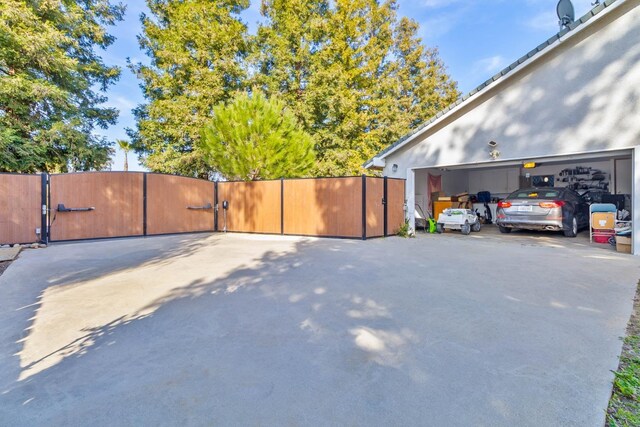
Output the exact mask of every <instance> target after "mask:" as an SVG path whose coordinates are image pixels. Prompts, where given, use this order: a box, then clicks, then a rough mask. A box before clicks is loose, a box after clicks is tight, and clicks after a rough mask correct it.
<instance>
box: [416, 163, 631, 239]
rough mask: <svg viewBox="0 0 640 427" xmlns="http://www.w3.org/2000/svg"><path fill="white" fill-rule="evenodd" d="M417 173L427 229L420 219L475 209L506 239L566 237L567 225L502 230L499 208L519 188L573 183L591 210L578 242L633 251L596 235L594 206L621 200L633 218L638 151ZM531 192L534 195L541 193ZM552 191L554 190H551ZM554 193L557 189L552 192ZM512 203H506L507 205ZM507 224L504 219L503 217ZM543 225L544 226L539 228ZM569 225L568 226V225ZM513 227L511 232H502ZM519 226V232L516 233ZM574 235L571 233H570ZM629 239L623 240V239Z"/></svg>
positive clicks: (419, 208)
mask: <svg viewBox="0 0 640 427" xmlns="http://www.w3.org/2000/svg"><path fill="white" fill-rule="evenodd" d="M414 172H415V216H416V227H417V228H421V227H422V224H423V222H422V221H420V218H423V217H425V216H430V217H432V218H434V219H436V220H437V219H438V216H439V214H440V213H442V212H443V211H444V210H445V209H448V208H467V209H471V210H472V211H473V212H474V213H475V215H476V216H477V217H479V220H480V222H482V233H484V234H487V235H492V236H496V237H502V238H513V236H517V237H518V238H522V237H527V236H529V237H538V238H539V237H544V238H548V239H566V237H565V233H564V232H563V230H561V229H558V227H552V226H540V227H539V228H538V227H535V226H530V224H527V225H522V226H516V227H514V228H512V230H505V229H504V228H505V227H503V230H499V227H498V226H497V225H496V221H497V219H498V215H502V216H503V217H504V210H503V211H502V212H499V211H498V207H499V204H500V202H501V201H505V199H506V198H507V197H508V196H509V195H510V194H512V193H514V192H516V191H517V190H522V189H534V188H537V189H547V190H550V189H553V188H560V189H564V188H569V189H571V190H574V191H575V192H576V193H577V194H578V195H579V196H580V200H579V203H582V206H583V208H586V209H587V213H586V214H585V218H586V223H585V222H584V219H580V220H579V221H578V222H579V227H578V233H577V236H576V239H575V240H573V241H572V242H571V243H572V244H585V245H586V244H589V245H591V244H593V245H601V247H603V248H609V249H611V250H621V251H623V250H625V251H626V250H628V251H630V250H631V248H630V244H631V242H630V240H629V241H628V247H620V245H619V247H618V248H616V246H615V245H611V244H610V243H609V242H608V240H609V239H605V240H607V241H603V240H602V239H598V242H600V243H595V242H592V241H591V240H592V239H590V233H589V231H590V226H589V222H588V218H589V214H588V209H589V208H588V206H589V205H591V204H594V203H610V204H614V205H615V208H616V209H615V210H616V220H631V218H632V202H633V200H632V197H633V191H632V188H633V182H632V176H633V175H632V172H633V168H632V153H631V151H619V152H615V153H611V152H609V153H591V154H589V155H583V156H565V157H549V158H537V159H522V160H513V161H504V162H499V161H498V162H491V163H484V164H477V163H476V164H461V165H452V166H441V167H432V168H422V169H414ZM537 193H540V192H535V193H534V192H531V193H528V194H529V195H532V194H533V195H534V196H536V197H542V195H540V196H538V194H537ZM547 193H549V191H547ZM549 194H551V193H549ZM505 205H506V202H504V203H503V205H502V206H505ZM503 223H504V221H503ZM536 228H538V229H536ZM566 228H567V227H565V229H566ZM500 231H503V232H505V231H506V232H508V233H501V232H500ZM511 231H513V232H511ZM569 234H571V233H569ZM619 240H620V241H623V239H619Z"/></svg>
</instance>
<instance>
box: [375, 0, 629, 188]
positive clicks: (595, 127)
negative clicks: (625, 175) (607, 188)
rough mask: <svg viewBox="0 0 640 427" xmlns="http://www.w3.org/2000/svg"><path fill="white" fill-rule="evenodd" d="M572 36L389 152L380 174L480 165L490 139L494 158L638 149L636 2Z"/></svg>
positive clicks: (619, 6)
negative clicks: (497, 155)
mask: <svg viewBox="0 0 640 427" xmlns="http://www.w3.org/2000/svg"><path fill="white" fill-rule="evenodd" d="M574 31H576V33H575V34H574V35H573V36H572V37H570V38H568V37H569V34H571V33H569V34H567V35H565V36H564V40H562V41H561V42H560V44H559V45H558V46H557V47H555V48H553V49H551V48H547V49H550V50H549V52H548V53H546V54H545V53H543V54H539V55H541V56H540V57H539V58H538V59H537V60H536V62H534V63H532V64H531V65H530V66H528V67H525V68H524V69H523V70H521V71H516V72H512V73H511V75H510V76H506V77H503V79H502V81H498V82H496V83H494V84H493V86H492V87H490V88H489V89H485V92H484V93H480V94H477V95H475V96H474V97H472V98H471V99H470V102H468V103H467V104H466V105H463V106H461V107H458V108H459V109H458V110H457V111H455V112H453V113H452V114H450V116H449V117H445V119H444V120H442V121H441V122H439V123H438V125H436V126H435V127H434V128H433V129H430V130H428V131H426V132H425V133H424V134H423V135H421V136H420V137H419V138H417V139H416V141H414V142H412V143H410V144H408V145H407V146H405V147H403V148H402V149H400V150H398V151H397V152H395V153H392V154H390V155H389V156H388V157H387V158H386V166H385V171H384V172H385V174H386V175H388V176H395V177H401V178H406V177H407V169H408V168H416V167H430V166H446V165H456V164H462V163H473V162H486V161H489V160H490V158H489V147H488V146H487V143H488V142H489V141H491V140H494V141H496V142H498V143H499V147H498V149H499V151H500V152H501V156H500V160H505V159H523V158H529V157H539V156H548V155H558V154H572V153H582V152H594V151H601V150H610V149H620V148H630V147H634V146H636V145H638V144H639V143H640V42H639V41H640V0H626V1H621V2H620V3H617V5H614V6H612V7H611V9H610V10H607V11H605V12H602V15H599V16H598V17H597V19H594V20H593V21H592V23H587V24H583V26H582V28H581V27H579V28H578V29H576V30H574ZM393 164H397V165H398V169H397V171H396V172H395V173H393V172H392V170H391V167H392V165H393Z"/></svg>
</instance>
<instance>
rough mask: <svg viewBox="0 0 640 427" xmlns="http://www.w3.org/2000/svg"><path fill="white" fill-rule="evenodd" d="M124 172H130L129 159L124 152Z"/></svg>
mask: <svg viewBox="0 0 640 427" xmlns="http://www.w3.org/2000/svg"><path fill="white" fill-rule="evenodd" d="M124 171H125V172H128V171H129V160H128V159H127V152H126V151H125V152H124Z"/></svg>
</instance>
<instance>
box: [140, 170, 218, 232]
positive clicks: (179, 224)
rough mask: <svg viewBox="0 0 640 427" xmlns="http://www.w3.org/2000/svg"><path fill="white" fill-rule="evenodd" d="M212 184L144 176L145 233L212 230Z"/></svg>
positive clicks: (213, 190) (201, 180) (204, 181)
mask: <svg viewBox="0 0 640 427" xmlns="http://www.w3.org/2000/svg"><path fill="white" fill-rule="evenodd" d="M214 192H215V183H213V182H211V181H206V180H203V179H195V178H187V177H183V176H174V175H161V174H154V173H149V174H147V234H169V233H189V232H197V231H213V229H214Z"/></svg>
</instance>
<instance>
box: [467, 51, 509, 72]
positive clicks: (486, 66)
mask: <svg viewBox="0 0 640 427" xmlns="http://www.w3.org/2000/svg"><path fill="white" fill-rule="evenodd" d="M506 65H507V60H506V59H505V58H504V57H503V56H502V55H494V56H490V57H488V58H483V59H480V60H478V61H476V62H474V63H473V66H472V67H471V69H472V71H473V73H474V74H481V75H482V76H489V75H493V74H495V73H497V72H498V71H500V70H502V69H503V68H504V67H505V66H506Z"/></svg>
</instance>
